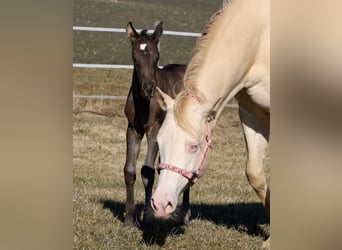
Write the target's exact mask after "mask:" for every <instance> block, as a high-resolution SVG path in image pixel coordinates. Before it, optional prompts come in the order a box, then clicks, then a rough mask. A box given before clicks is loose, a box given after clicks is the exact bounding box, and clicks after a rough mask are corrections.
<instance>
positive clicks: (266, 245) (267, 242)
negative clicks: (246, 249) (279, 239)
mask: <svg viewBox="0 0 342 250" xmlns="http://www.w3.org/2000/svg"><path fill="white" fill-rule="evenodd" d="M261 249H263V250H270V249H271V237H268V239H267V240H265V241H264V242H263V243H262V245H261Z"/></svg>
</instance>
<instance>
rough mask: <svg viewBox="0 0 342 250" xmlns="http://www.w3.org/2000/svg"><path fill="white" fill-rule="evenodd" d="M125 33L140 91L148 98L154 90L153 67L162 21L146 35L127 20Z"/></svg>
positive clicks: (156, 56) (156, 63) (156, 58)
mask: <svg viewBox="0 0 342 250" xmlns="http://www.w3.org/2000/svg"><path fill="white" fill-rule="evenodd" d="M126 33H127V37H128V39H129V40H130V41H131V44H132V59H133V63H134V68H135V70H136V73H137V74H138V78H139V83H140V87H141V92H142V94H143V96H144V97H146V98H148V99H150V98H152V97H153V96H154V94H155V90H156V79H155V69H156V68H157V67H158V66H157V65H158V60H159V51H158V43H159V38H160V36H161V35H162V33H163V22H160V23H159V24H158V25H157V26H156V28H155V30H154V32H153V34H152V35H148V34H147V30H143V31H141V33H140V34H138V33H137V31H136V30H135V29H134V27H133V25H132V23H131V22H129V23H128V24H127V27H126Z"/></svg>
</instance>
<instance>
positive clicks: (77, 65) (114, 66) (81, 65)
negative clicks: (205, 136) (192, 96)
mask: <svg viewBox="0 0 342 250" xmlns="http://www.w3.org/2000/svg"><path fill="white" fill-rule="evenodd" d="M72 29H73V30H74V31H90V32H114V33H125V32H126V29H122V28H104V27H81V26H73V28H72ZM137 31H138V32H140V31H141V29H137ZM148 32H150V33H152V32H153V30H148ZM163 35H169V36H185V37H200V36H201V33H195V32H182V31H171V30H165V31H163ZM73 67H74V68H98V69H133V65H121V64H88V63H73ZM73 98H82V99H111V100H126V96H107V95H73ZM226 107H230V108H237V107H238V106H237V104H227V105H226Z"/></svg>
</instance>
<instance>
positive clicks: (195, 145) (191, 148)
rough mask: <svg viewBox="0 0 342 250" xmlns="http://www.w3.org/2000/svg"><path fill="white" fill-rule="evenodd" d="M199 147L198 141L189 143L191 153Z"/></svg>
mask: <svg viewBox="0 0 342 250" xmlns="http://www.w3.org/2000/svg"><path fill="white" fill-rule="evenodd" d="M198 149H199V144H197V143H189V145H188V151H189V152H190V153H196V152H197V151H198Z"/></svg>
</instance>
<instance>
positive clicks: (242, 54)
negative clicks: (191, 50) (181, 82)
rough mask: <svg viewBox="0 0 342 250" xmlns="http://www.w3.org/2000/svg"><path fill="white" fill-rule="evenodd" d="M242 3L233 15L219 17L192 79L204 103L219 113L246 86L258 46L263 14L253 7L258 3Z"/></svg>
mask: <svg viewBox="0 0 342 250" xmlns="http://www.w3.org/2000/svg"><path fill="white" fill-rule="evenodd" d="M243 2H244V3H243V4H245V5H246V6H242V7H240V9H239V12H238V13H236V14H235V15H234V18H230V16H228V17H227V18H221V20H219V23H218V24H217V25H216V27H215V31H213V32H215V33H214V34H212V37H211V39H210V41H209V42H208V43H207V47H206V48H205V49H206V55H205V60H204V63H203V64H202V66H201V67H200V69H199V71H198V74H197V77H196V80H195V82H196V84H197V88H198V89H199V90H200V91H201V92H202V93H203V94H204V96H205V98H206V100H207V104H206V106H208V108H212V107H213V106H215V107H216V109H217V112H218V115H219V114H220V113H221V112H222V110H223V107H224V105H225V104H226V103H227V102H228V101H229V100H231V99H232V98H233V97H234V96H235V95H236V94H237V93H238V92H239V91H240V90H241V89H242V88H244V87H245V83H246V79H245V76H246V74H247V73H248V71H249V69H250V68H251V66H252V65H253V63H254V60H255V54H256V53H257V50H258V47H259V46H260V40H259V38H260V33H261V32H262V31H261V29H262V28H263V25H264V23H263V22H264V20H263V18H264V17H263V16H262V18H261V17H260V14H259V13H258V11H259V8H260V7H259V8H258V7H255V6H258V3H256V2H254V1H250V2H248V1H243ZM251 2H253V3H254V4H250V5H253V6H252V7H251V6H248V5H249V3H251ZM254 5H255V6H254ZM228 8H229V6H228ZM253 8H257V10H255V9H253ZM226 11H228V10H226ZM261 12H264V10H262V11H261Z"/></svg>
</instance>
